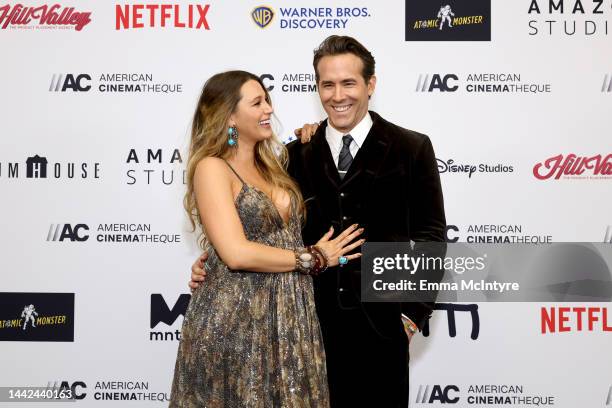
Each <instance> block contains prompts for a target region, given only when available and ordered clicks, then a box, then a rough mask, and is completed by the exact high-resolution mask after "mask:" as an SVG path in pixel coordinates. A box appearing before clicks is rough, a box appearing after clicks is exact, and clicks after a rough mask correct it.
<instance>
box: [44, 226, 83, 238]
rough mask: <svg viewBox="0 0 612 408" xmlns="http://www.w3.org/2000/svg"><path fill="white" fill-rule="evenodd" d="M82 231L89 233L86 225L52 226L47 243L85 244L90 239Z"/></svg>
mask: <svg viewBox="0 0 612 408" xmlns="http://www.w3.org/2000/svg"><path fill="white" fill-rule="evenodd" d="M82 231H89V227H88V226H87V225H86V224H76V225H75V226H74V227H73V226H72V225H70V224H51V226H50V227H49V232H48V233H47V241H54V242H55V241H60V242H63V241H71V242H75V241H77V242H84V241H87V240H88V239H89V235H87V234H85V233H83V232H82Z"/></svg>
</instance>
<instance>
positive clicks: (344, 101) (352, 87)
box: [317, 53, 376, 133]
mask: <svg viewBox="0 0 612 408" xmlns="http://www.w3.org/2000/svg"><path fill="white" fill-rule="evenodd" d="M317 72H318V73H319V83H318V88H319V97H320V98H321V104H322V105H323V109H325V112H327V117H328V118H329V122H330V124H331V126H333V127H334V128H335V129H336V130H338V131H339V132H342V133H349V132H350V131H351V130H352V129H353V128H354V127H355V126H356V125H357V124H358V123H359V122H360V121H361V119H363V117H364V116H365V115H366V113H367V112H368V101H369V97H370V96H371V95H372V93H373V92H374V88H375V86H376V77H375V76H372V77H371V78H370V79H369V80H368V82H367V83H366V81H365V79H364V77H363V74H362V73H363V62H362V61H361V59H360V58H359V57H358V56H356V55H354V54H350V53H347V54H340V55H330V56H326V57H323V58H321V60H320V61H319V63H318V65H317Z"/></svg>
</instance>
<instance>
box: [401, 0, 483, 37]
mask: <svg viewBox="0 0 612 408" xmlns="http://www.w3.org/2000/svg"><path fill="white" fill-rule="evenodd" d="M405 24H406V27H405V28H406V31H405V40H406V41H491V0H446V1H445V2H442V3H438V2H430V1H423V0H406V21H405Z"/></svg>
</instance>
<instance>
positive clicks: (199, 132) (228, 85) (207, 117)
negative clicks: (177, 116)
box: [183, 71, 304, 249]
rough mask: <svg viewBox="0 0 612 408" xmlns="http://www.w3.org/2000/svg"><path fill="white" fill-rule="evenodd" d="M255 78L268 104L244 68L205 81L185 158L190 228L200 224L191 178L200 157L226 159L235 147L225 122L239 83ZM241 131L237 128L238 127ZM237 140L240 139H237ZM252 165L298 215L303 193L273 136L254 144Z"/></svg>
mask: <svg viewBox="0 0 612 408" xmlns="http://www.w3.org/2000/svg"><path fill="white" fill-rule="evenodd" d="M250 80H253V81H257V83H259V85H261V87H262V89H263V90H264V92H265V94H266V101H267V102H268V103H271V101H270V94H269V93H268V91H267V90H266V87H265V86H264V84H263V83H262V82H261V79H259V77H257V76H256V75H253V74H251V73H250V72H246V71H227V72H222V73H219V74H216V75H213V76H212V77H211V78H209V79H208V81H206V83H205V84H204V87H203V89H202V94H201V95H200V99H199V101H198V104H197V106H196V110H195V113H194V115H193V125H192V128H191V144H190V147H189V159H188V161H187V180H186V182H187V192H186V193H185V198H184V200H183V205H184V207H185V210H186V211H187V214H188V216H189V221H190V222H191V227H192V231H195V230H196V227H197V226H200V227H202V222H201V219H200V214H199V211H198V206H197V202H196V198H195V193H194V185H193V178H194V174H195V169H196V167H197V165H198V163H199V162H200V160H202V159H204V158H205V157H210V156H212V157H219V158H222V159H227V158H228V157H230V156H231V155H232V151H233V150H234V149H236V147H232V146H230V145H229V144H228V143H227V140H228V134H227V131H228V122H229V119H230V116H231V114H232V113H234V112H235V111H236V108H237V106H238V102H240V99H241V98H242V94H241V92H240V90H241V88H242V85H244V83H246V82H247V81H250ZM238 130H239V131H240V129H238ZM238 143H240V139H239V140H238ZM254 150H255V167H256V168H257V170H258V171H259V173H260V174H261V176H262V177H263V179H264V180H265V181H266V182H268V183H270V184H272V186H274V187H275V188H280V189H283V190H284V191H286V192H287V193H289V195H290V196H291V197H292V199H293V200H294V202H295V203H296V208H297V210H298V214H299V215H300V216H302V215H303V214H304V202H303V199H302V194H301V193H300V189H299V188H298V186H297V184H296V183H295V181H294V180H293V179H292V178H291V177H290V176H289V174H287V164H288V153H287V148H286V147H285V145H283V144H282V143H281V142H280V141H279V140H278V138H277V137H276V135H274V136H273V137H271V138H269V139H265V140H262V141H259V142H257V143H256V144H255V149H254ZM206 242H207V240H206V232H205V231H204V228H203V227H202V233H201V234H200V236H199V239H198V243H199V245H200V248H202V249H204V248H205V246H206Z"/></svg>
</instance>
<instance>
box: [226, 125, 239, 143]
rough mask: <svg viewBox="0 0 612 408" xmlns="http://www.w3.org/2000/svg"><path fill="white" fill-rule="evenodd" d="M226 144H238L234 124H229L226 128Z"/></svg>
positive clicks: (236, 130)
mask: <svg viewBox="0 0 612 408" xmlns="http://www.w3.org/2000/svg"><path fill="white" fill-rule="evenodd" d="M227 135H228V139H227V144H228V145H230V146H236V145H237V144H238V129H236V125H233V126H230V128H229V129H227Z"/></svg>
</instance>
